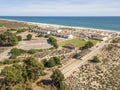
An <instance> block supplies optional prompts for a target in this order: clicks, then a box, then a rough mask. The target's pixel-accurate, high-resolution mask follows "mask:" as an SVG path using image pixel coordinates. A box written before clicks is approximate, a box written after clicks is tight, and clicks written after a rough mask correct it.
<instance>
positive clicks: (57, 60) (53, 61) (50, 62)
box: [42, 57, 61, 67]
mask: <svg viewBox="0 0 120 90" xmlns="http://www.w3.org/2000/svg"><path fill="white" fill-rule="evenodd" d="M42 63H43V64H44V66H45V67H54V66H56V65H60V64H61V62H60V58H58V57H52V58H50V59H49V60H47V59H44V60H42Z"/></svg>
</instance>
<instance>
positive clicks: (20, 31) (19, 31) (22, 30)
mask: <svg viewBox="0 0 120 90" xmlns="http://www.w3.org/2000/svg"><path fill="white" fill-rule="evenodd" d="M25 31H26V30H25V29H18V30H17V32H16V33H17V34H19V33H22V32H25Z"/></svg>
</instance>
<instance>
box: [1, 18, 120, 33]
mask: <svg viewBox="0 0 120 90" xmlns="http://www.w3.org/2000/svg"><path fill="white" fill-rule="evenodd" d="M0 19H8V20H18V21H26V22H34V23H43V24H54V25H63V26H72V27H82V28H92V29H99V30H106V31H107V30H110V31H120V16H0Z"/></svg>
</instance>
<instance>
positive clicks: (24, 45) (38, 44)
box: [17, 39, 52, 50]
mask: <svg viewBox="0 0 120 90" xmlns="http://www.w3.org/2000/svg"><path fill="white" fill-rule="evenodd" d="M51 47H52V46H51V45H50V44H49V43H48V42H47V40H46V39H40V40H31V41H21V42H19V44H18V46H17V48H20V49H24V50H30V49H47V48H51Z"/></svg>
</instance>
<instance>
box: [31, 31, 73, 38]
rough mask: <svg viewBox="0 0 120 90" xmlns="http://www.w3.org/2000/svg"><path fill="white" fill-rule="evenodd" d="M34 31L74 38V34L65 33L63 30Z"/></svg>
mask: <svg viewBox="0 0 120 90" xmlns="http://www.w3.org/2000/svg"><path fill="white" fill-rule="evenodd" d="M32 32H36V33H40V34H51V35H53V36H57V37H61V38H67V39H72V38H73V37H74V36H73V35H72V34H69V33H65V32H64V31H63V30H61V29H59V30H45V29H42V30H32Z"/></svg>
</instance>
